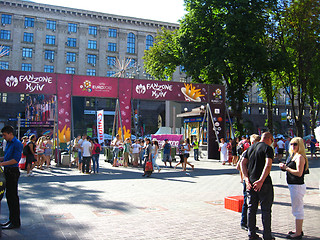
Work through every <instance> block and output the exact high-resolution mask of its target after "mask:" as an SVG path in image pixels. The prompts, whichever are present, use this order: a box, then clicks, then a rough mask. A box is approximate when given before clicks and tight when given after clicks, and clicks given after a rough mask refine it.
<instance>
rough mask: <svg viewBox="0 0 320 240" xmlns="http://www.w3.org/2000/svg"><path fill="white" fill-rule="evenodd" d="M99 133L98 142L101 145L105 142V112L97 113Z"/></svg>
mask: <svg viewBox="0 0 320 240" xmlns="http://www.w3.org/2000/svg"><path fill="white" fill-rule="evenodd" d="M97 133H98V142H99V143H100V144H101V143H103V142H104V135H103V133H104V115H103V110H99V111H97Z"/></svg>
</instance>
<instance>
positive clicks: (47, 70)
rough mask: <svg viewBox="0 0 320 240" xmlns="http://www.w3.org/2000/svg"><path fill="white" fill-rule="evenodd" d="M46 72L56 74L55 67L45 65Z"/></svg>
mask: <svg viewBox="0 0 320 240" xmlns="http://www.w3.org/2000/svg"><path fill="white" fill-rule="evenodd" d="M44 72H47V73H53V72H54V66H50V65H44Z"/></svg>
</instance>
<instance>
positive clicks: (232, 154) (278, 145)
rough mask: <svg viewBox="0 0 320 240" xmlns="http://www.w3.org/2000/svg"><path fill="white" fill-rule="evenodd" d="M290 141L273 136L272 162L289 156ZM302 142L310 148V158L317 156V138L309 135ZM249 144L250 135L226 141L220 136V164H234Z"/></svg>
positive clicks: (289, 139)
mask: <svg viewBox="0 0 320 240" xmlns="http://www.w3.org/2000/svg"><path fill="white" fill-rule="evenodd" d="M290 141H291V137H287V138H284V137H278V138H274V142H273V143H272V144H271V147H272V148H273V151H274V157H273V159H272V162H275V163H280V162H282V161H284V160H286V159H287V158H288V157H289V146H290ZM303 142H304V144H305V147H306V148H310V153H311V159H312V158H313V157H315V158H318V157H317V154H316V144H317V140H316V139H315V138H314V136H313V135H311V136H310V139H308V140H306V141H303ZM250 145H251V142H250V137H247V136H242V138H241V140H240V139H239V138H234V139H232V138H230V139H229V141H228V142H226V141H225V139H224V138H221V139H220V143H219V151H220V160H221V162H222V165H225V164H229V165H232V166H236V165H237V162H238V161H239V159H240V156H241V155H242V154H243V152H244V151H246V150H247V149H248V148H249V147H250Z"/></svg>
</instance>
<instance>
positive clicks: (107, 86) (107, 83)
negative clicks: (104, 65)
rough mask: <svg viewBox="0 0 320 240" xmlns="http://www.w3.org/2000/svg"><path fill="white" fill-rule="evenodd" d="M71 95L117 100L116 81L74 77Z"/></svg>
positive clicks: (104, 78)
mask: <svg viewBox="0 0 320 240" xmlns="http://www.w3.org/2000/svg"><path fill="white" fill-rule="evenodd" d="M72 95H74V96H87V97H106V98H117V97H118V79H117V78H106V77H94V76H74V77H73V88H72Z"/></svg>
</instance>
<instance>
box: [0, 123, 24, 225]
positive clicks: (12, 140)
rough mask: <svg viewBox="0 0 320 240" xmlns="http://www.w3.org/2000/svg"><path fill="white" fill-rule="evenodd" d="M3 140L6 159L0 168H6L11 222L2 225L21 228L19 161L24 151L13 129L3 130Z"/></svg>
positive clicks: (4, 158) (6, 128) (2, 160)
mask: <svg viewBox="0 0 320 240" xmlns="http://www.w3.org/2000/svg"><path fill="white" fill-rule="evenodd" d="M1 132H2V135H3V138H4V139H5V140H6V141H7V146H6V149H5V151H4V157H1V158H0V161H1V162H0V166H3V167H4V175H5V178H6V198H7V204H8V208H9V221H8V222H6V223H3V224H1V226H2V229H13V228H19V227H20V225H21V222H20V204H19V196H18V180H19V176H20V171H19V167H18V164H19V161H20V158H21V153H22V149H23V145H22V143H21V142H20V141H19V140H18V139H17V138H16V137H15V136H14V135H13V132H14V130H13V127H11V126H5V127H4V128H2V130H1Z"/></svg>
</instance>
